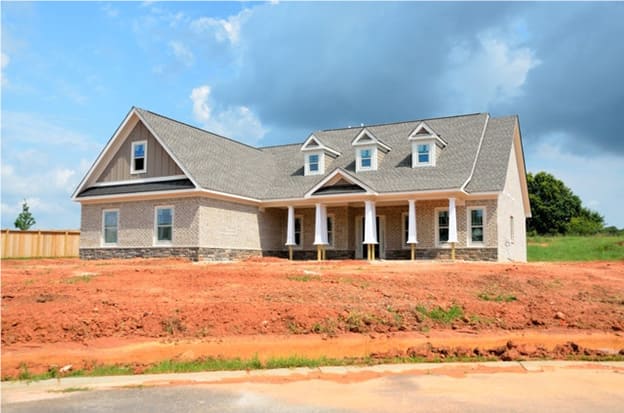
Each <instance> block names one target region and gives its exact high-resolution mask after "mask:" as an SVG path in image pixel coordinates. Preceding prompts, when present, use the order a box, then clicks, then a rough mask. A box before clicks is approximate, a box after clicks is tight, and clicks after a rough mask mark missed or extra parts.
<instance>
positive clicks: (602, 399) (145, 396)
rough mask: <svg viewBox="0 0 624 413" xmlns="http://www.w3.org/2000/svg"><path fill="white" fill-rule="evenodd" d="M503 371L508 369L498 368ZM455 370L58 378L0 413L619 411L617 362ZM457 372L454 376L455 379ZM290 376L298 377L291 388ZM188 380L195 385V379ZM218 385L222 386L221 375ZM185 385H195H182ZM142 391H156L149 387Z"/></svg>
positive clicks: (10, 390)
mask: <svg viewBox="0 0 624 413" xmlns="http://www.w3.org/2000/svg"><path fill="white" fill-rule="evenodd" d="M509 365H513V364H508V365H507V366H509ZM516 365H518V363H516ZM459 366H460V367H459V368H458V369H455V370H453V368H452V367H451V368H449V365H445V366H444V368H445V369H446V370H439V369H438V368H439V365H438V367H432V368H431V369H430V370H427V371H426V373H425V374H423V371H420V372H414V371H413V366H390V367H387V368H384V367H379V368H371V367H368V368H359V369H357V368H354V369H343V370H342V371H344V372H345V375H344V376H342V377H343V378H341V379H340V380H333V379H329V380H328V379H321V380H319V379H303V380H301V378H302V377H304V376H305V374H302V373H301V372H302V371H304V370H303V369H298V370H297V371H294V372H292V373H289V372H288V371H286V372H284V371H280V372H270V371H265V372H260V373H258V374H257V375H254V376H253V377H252V378H251V381H243V382H237V381H238V379H236V380H234V381H235V382H227V380H224V381H221V382H220V383H215V378H214V374H218V373H212V375H213V376H210V374H211V373H203V374H204V376H199V375H167V376H158V377H159V382H158V383H156V382H155V381H154V376H152V377H151V378H148V377H146V376H144V377H137V376H134V377H133V378H128V379H124V378H112V377H111V378H97V379H94V378H83V379H64V380H63V381H62V383H61V384H58V383H55V382H54V381H49V383H32V384H30V385H26V384H15V383H9V384H7V383H3V389H2V390H3V391H2V411H3V412H6V413H18V412H19V413H22V412H23V413H26V412H52V413H54V412H70V413H72V412H98V413H100V412H180V413H181V412H224V413H239V412H278V413H279V412H294V413H308V412H324V413H330V412H397V413H400V412H435V411H445V412H492V411H501V412H537V411H549V412H622V411H624V391H623V390H622V389H624V363H603V364H599V363H592V364H588V363H564V362H535V363H533V364H527V365H526V366H527V368H526V370H524V371H522V370H519V371H508V370H509V369H508V367H504V366H502V367H501V363H498V364H496V365H495V366H492V367H487V368H486V369H481V370H480V371H477V372H470V371H468V370H466V372H467V373H468V374H465V375H464V374H461V371H462V367H461V366H462V365H459ZM420 367H422V366H420ZM506 368H507V370H505V369H506ZM371 369H373V370H371ZM384 369H385V370H384ZM410 369H412V370H410ZM308 371H310V372H312V371H313V370H308ZM334 371H335V370H334ZM371 371H372V372H376V373H379V372H384V373H383V374H377V375H376V376H375V378H373V379H366V378H367V377H366V375H367V374H369V373H370V372H371ZM458 372H459V373H460V374H456V373H458ZM241 374H244V373H241ZM293 374H294V375H296V376H297V377H298V378H299V379H298V380H292V375H293ZM193 377H195V378H193ZM198 377H201V378H200V379H197V378H198ZM211 377H212V378H211ZM229 377H230V378H231V377H235V376H229ZM248 377H251V376H248ZM336 377H337V376H336ZM189 378H191V379H189ZM239 378H240V377H239ZM344 378H348V379H346V380H345V379H344ZM258 379H260V380H258ZM106 380H108V382H106ZM129 380H130V381H129ZM141 380H143V383H148V384H146V386H148V387H136V386H142V384H141ZM218 380H223V376H220V378H218ZM191 382H192V383H195V384H191V385H189V383H191ZM104 383H108V384H104ZM149 383H152V384H149ZM167 383H169V385H167ZM171 383H174V385H171ZM152 385H156V386H157V387H149V386H152ZM28 386H33V387H28ZM90 386H91V387H90ZM119 386H132V387H124V388H120V387H119ZM71 387H74V388H76V387H83V388H88V390H84V391H77V392H70V393H62V392H59V390H63V389H67V388H71ZM111 387H112V389H111Z"/></svg>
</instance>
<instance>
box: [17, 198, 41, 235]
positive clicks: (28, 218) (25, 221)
mask: <svg viewBox="0 0 624 413" xmlns="http://www.w3.org/2000/svg"><path fill="white" fill-rule="evenodd" d="M36 223H37V221H35V218H34V217H33V216H32V214H31V213H30V207H29V206H28V203H27V202H26V200H24V202H23V203H22V212H20V213H19V215H18V216H17V219H16V220H15V228H19V229H20V230H22V231H26V230H27V229H29V228H30V227H32V226H33V225H35V224H36Z"/></svg>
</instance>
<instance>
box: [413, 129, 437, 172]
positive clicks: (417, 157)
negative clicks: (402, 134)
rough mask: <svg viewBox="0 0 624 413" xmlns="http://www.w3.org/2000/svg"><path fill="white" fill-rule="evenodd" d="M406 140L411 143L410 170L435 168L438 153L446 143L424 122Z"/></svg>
mask: <svg viewBox="0 0 624 413" xmlns="http://www.w3.org/2000/svg"><path fill="white" fill-rule="evenodd" d="M408 140H410V141H411V142H412V168H416V167H418V166H435V164H436V159H437V157H438V155H439V151H440V150H442V149H444V147H446V142H444V140H442V138H440V137H439V136H438V135H437V134H436V133H435V132H434V131H433V129H431V128H430V127H429V126H428V125H427V124H426V123H425V122H421V123H420V124H419V125H418V126H417V127H416V128H415V129H414V130H413V131H412V133H410V135H409V137H408Z"/></svg>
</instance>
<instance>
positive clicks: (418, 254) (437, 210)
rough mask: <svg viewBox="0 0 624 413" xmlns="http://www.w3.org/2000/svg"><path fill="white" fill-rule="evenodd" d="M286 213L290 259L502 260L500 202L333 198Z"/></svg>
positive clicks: (298, 204) (303, 204)
mask: <svg viewBox="0 0 624 413" xmlns="http://www.w3.org/2000/svg"><path fill="white" fill-rule="evenodd" d="M453 195H454V194H453ZM281 209H282V210H285V211H284V212H285V214H284V219H283V221H282V235H283V236H282V239H283V240H284V244H283V245H284V252H287V256H288V257H289V258H290V259H307V260H319V261H322V260H326V259H368V260H375V259H401V260H410V259H411V260H416V259H456V258H457V259H471V260H491V261H495V260H496V259H497V234H496V198H491V199H479V200H472V199H469V197H466V196H460V197H456V196H449V197H435V198H434V197H431V198H424V197H420V198H419V197H412V198H409V199H405V198H403V199H388V198H384V197H379V196H377V197H370V196H363V197H360V198H359V199H354V198H353V197H350V199H338V198H337V197H333V198H332V199H327V198H326V199H322V200H320V199H309V200H302V201H299V202H293V203H292V204H291V205H286V206H282V207H281Z"/></svg>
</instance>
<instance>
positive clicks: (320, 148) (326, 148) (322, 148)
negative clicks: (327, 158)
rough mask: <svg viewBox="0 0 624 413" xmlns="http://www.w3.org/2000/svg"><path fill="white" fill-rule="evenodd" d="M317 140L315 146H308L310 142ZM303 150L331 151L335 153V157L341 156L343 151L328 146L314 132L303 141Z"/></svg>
mask: <svg viewBox="0 0 624 413" xmlns="http://www.w3.org/2000/svg"><path fill="white" fill-rule="evenodd" d="M312 141H314V142H316V145H317V146H315V147H313V148H307V146H308V145H309V144H310V142H312ZM301 151H302V152H306V151H310V152H311V151H325V152H329V153H330V154H332V155H334V157H337V156H340V155H341V153H340V152H338V151H336V150H334V149H332V148H330V147H329V146H326V145H325V144H323V142H321V141H320V140H319V138H317V137H316V136H315V135H314V134H312V135H310V136H309V137H308V139H306V140H305V142H304V143H303V145H301Z"/></svg>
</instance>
